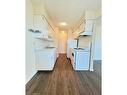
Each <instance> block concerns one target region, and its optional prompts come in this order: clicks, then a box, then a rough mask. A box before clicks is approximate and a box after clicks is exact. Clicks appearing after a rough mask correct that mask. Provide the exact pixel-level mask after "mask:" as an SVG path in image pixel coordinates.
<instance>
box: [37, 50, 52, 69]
mask: <svg viewBox="0 0 127 95" xmlns="http://www.w3.org/2000/svg"><path fill="white" fill-rule="evenodd" d="M53 60H54V59H53V55H52V54H51V53H48V52H43V51H36V69H37V70H49V69H51V68H52V66H53V65H52V64H53V63H54V62H53Z"/></svg>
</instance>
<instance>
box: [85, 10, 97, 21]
mask: <svg viewBox="0 0 127 95" xmlns="http://www.w3.org/2000/svg"><path fill="white" fill-rule="evenodd" d="M95 18H96V14H95V12H94V11H86V12H85V19H95Z"/></svg>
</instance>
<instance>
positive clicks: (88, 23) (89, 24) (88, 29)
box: [85, 20, 93, 32]
mask: <svg viewBox="0 0 127 95" xmlns="http://www.w3.org/2000/svg"><path fill="white" fill-rule="evenodd" d="M92 31H93V20H86V24H85V32H92Z"/></svg>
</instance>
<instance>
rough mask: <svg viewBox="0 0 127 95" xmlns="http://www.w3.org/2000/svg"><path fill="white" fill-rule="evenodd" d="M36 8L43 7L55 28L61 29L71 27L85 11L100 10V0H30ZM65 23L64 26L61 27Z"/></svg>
mask: <svg viewBox="0 0 127 95" xmlns="http://www.w3.org/2000/svg"><path fill="white" fill-rule="evenodd" d="M32 3H33V4H34V5H36V6H38V7H39V6H40V7H41V6H44V7H45V9H46V11H47V12H48V15H49V16H50V18H51V20H52V22H53V23H54V25H55V26H58V27H60V28H62V29H68V28H71V27H73V26H74V25H75V24H76V23H77V22H78V21H79V20H80V18H81V17H82V16H83V14H84V12H85V10H98V9H101V0H32ZM61 22H66V23H67V25H66V26H61V25H60V23H61Z"/></svg>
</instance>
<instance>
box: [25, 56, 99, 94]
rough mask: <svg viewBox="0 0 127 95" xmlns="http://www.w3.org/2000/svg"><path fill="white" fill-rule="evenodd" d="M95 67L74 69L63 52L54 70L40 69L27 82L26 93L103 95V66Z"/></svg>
mask: <svg viewBox="0 0 127 95" xmlns="http://www.w3.org/2000/svg"><path fill="white" fill-rule="evenodd" d="M95 65H99V64H95ZM94 67H95V71H94V72H89V71H74V70H73V68H72V66H71V64H70V60H68V59H67V58H66V55H64V54H61V55H60V56H59V58H58V59H57V62H56V65H55V68H54V70H53V71H47V72H44V71H39V72H38V73H37V74H36V75H35V76H34V77H33V79H32V80H31V81H30V82H28V83H27V84H26V95H101V73H100V71H101V70H100V67H101V66H94Z"/></svg>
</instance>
